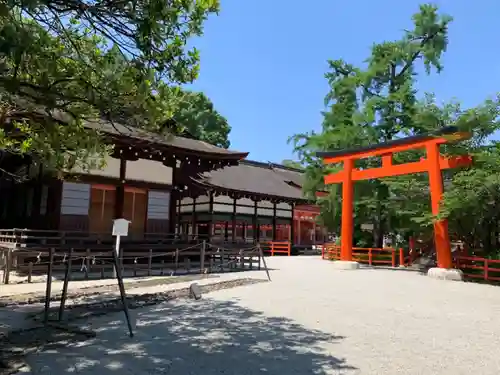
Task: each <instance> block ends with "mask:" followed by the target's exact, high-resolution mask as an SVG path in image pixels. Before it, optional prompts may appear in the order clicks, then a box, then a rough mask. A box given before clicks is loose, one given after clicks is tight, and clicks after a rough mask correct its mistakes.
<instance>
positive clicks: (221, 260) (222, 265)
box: [219, 249, 224, 272]
mask: <svg viewBox="0 0 500 375" xmlns="http://www.w3.org/2000/svg"><path fill="white" fill-rule="evenodd" d="M219 254H220V271H221V272H224V249H221V251H220V253H219Z"/></svg>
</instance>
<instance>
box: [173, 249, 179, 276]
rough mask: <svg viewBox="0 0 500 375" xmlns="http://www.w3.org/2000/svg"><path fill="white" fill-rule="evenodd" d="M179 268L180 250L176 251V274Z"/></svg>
mask: <svg viewBox="0 0 500 375" xmlns="http://www.w3.org/2000/svg"><path fill="white" fill-rule="evenodd" d="M178 268H179V249H176V250H175V264H174V273H175V272H177V269H178Z"/></svg>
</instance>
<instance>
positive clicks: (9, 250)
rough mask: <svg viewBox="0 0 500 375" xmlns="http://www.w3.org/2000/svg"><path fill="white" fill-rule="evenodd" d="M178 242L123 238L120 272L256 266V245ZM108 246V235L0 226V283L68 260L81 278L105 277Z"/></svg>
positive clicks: (193, 240)
mask: <svg viewBox="0 0 500 375" xmlns="http://www.w3.org/2000/svg"><path fill="white" fill-rule="evenodd" d="M181 240H182V238H178V237H175V236H172V237H167V236H163V237H160V236H156V238H155V237H154V236H151V237H147V238H141V239H139V238H137V239H134V238H131V239H130V238H127V239H126V240H125V241H123V240H122V243H121V248H120V263H121V265H122V270H123V271H125V272H128V273H130V275H133V276H138V275H141V276H152V275H153V274H154V275H164V274H176V273H178V272H197V271H199V272H218V271H221V272H224V271H227V270H233V269H255V268H256V269H260V267H261V260H262V259H261V258H262V254H263V253H262V251H261V249H260V247H259V246H260V245H259V244H245V245H243V244H231V243H223V244H212V243H209V242H208V241H206V240H202V241H200V240H199V239H197V238H196V236H191V238H189V239H188V240H186V241H184V242H183V241H181ZM243 246H245V248H243ZM113 249H114V239H113V238H112V237H111V236H109V235H103V236H101V235H92V234H91V235H88V234H87V235H84V234H82V233H80V232H59V231H32V230H20V229H9V230H0V271H3V272H2V276H3V278H2V279H1V280H0V281H3V282H4V283H7V284H8V283H9V282H10V278H11V277H10V275H11V273H12V272H16V273H17V274H21V275H25V276H27V280H28V282H31V281H32V279H33V276H35V275H41V274H45V273H46V272H47V269H48V265H49V264H52V269H53V271H54V272H55V273H57V272H58V271H64V270H65V269H66V266H67V264H68V262H70V264H69V265H70V266H71V270H72V272H79V274H80V277H83V278H84V279H90V278H96V277H106V276H107V274H108V273H111V272H112V268H113V262H112V260H113V253H112V251H113ZM108 276H109V275H108Z"/></svg>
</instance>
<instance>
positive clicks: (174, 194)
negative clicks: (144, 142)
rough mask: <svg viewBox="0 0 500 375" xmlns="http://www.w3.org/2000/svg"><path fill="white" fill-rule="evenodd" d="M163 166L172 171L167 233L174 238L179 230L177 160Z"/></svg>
mask: <svg viewBox="0 0 500 375" xmlns="http://www.w3.org/2000/svg"><path fill="white" fill-rule="evenodd" d="M164 164H165V165H166V166H167V167H170V168H171V169H172V190H171V191H170V212H169V221H168V231H169V234H170V235H171V236H174V235H175V234H178V233H177V228H179V225H178V221H179V220H180V193H179V191H178V186H177V160H176V159H173V160H171V161H168V162H166V163H164ZM179 232H180V230H179Z"/></svg>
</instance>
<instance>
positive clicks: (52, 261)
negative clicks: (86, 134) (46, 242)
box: [43, 247, 54, 324]
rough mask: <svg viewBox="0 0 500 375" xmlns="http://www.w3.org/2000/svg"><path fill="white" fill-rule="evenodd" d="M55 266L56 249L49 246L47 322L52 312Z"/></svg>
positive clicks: (46, 288) (45, 310) (45, 311)
mask: <svg viewBox="0 0 500 375" xmlns="http://www.w3.org/2000/svg"><path fill="white" fill-rule="evenodd" d="M53 267H54V249H53V248H52V247H51V248H49V265H48V267H47V282H46V286H45V309H44V318H43V321H44V323H45V324H48V322H49V313H50V297H51V295H52V270H53Z"/></svg>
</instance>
